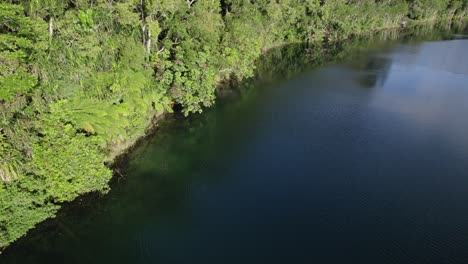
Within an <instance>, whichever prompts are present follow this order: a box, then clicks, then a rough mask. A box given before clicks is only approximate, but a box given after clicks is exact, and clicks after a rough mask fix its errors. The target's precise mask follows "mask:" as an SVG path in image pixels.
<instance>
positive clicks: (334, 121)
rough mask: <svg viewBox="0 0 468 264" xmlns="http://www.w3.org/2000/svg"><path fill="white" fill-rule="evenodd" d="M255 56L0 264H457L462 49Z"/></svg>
mask: <svg viewBox="0 0 468 264" xmlns="http://www.w3.org/2000/svg"><path fill="white" fill-rule="evenodd" d="M464 34H467V33H463V32H453V31H443V32H438V31H437V32H435V33H431V34H427V33H421V32H419V33H418V32H416V33H415V32H410V33H407V34H405V35H404V37H400V35H393V36H392V35H391V34H390V35H391V36H376V37H375V38H374V39H373V40H356V41H353V42H349V43H348V42H346V43H343V44H339V45H336V46H333V47H329V48H328V49H323V48H315V47H310V46H309V47H307V46H302V45H289V46H285V47H281V48H275V49H272V50H271V51H269V52H268V53H267V54H265V56H264V57H263V58H262V59H260V60H259V62H258V63H257V65H258V69H257V74H256V76H255V77H254V78H251V79H248V80H244V81H240V82H237V83H231V84H226V86H229V87H228V88H225V89H222V90H221V91H220V99H219V101H218V102H217V105H216V107H214V108H212V109H208V110H206V111H205V112H204V113H203V114H201V115H193V116H191V117H189V118H185V117H183V116H181V115H180V114H174V115H171V116H169V117H168V118H166V119H165V120H163V121H162V122H160V125H159V128H158V129H157V131H156V132H155V133H154V135H152V136H149V137H148V138H147V139H145V140H144V141H143V142H141V143H140V144H139V146H138V147H137V148H136V149H135V150H134V151H133V152H132V153H130V154H129V155H128V157H127V160H126V161H125V162H123V163H122V164H121V166H119V168H118V169H117V170H118V172H117V173H116V176H115V179H114V180H113V183H112V184H111V187H112V190H111V192H110V193H109V194H107V195H105V196H102V195H89V196H86V197H83V198H82V199H79V200H78V201H76V202H74V203H73V204H71V205H68V206H65V208H64V209H63V210H61V212H60V214H59V215H58V217H57V218H56V219H54V220H50V221H47V222H45V223H43V224H41V225H39V227H38V228H36V229H34V230H33V231H31V232H30V233H29V234H28V235H27V236H26V237H25V238H23V239H21V240H19V241H18V242H17V243H15V244H14V245H13V246H12V247H10V248H9V249H7V250H6V251H5V253H4V254H3V255H2V256H0V262H1V263H37V264H41V263H44V264H46V263H47V264H52V263H68V264H70V263H161V264H166V263H168V264H170V263H174V264H178V263H200V264H215V263H216V264H219V263H223V264H230V263H232V264H234V263H237V264H238V263H244V264H250V263H252V264H253V263H269V264H273V263H340V264H342V263H369V264H375V263H379V264H384V263H399V264H402V263H468V36H467V35H464Z"/></svg>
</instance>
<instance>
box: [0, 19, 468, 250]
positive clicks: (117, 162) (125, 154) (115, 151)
mask: <svg viewBox="0 0 468 264" xmlns="http://www.w3.org/2000/svg"><path fill="white" fill-rule="evenodd" d="M454 21H462V23H466V22H468V17H467V16H464V17H460V18H458V17H453V18H451V19H447V18H446V17H443V18H440V19H428V20H420V21H418V20H410V23H408V24H407V25H405V26H403V25H402V24H399V25H394V26H389V27H385V28H378V29H370V30H369V31H366V32H363V33H362V34H358V35H357V34H354V35H353V34H351V35H348V36H344V37H343V38H340V39H338V40H336V41H333V42H327V41H326V40H321V41H314V42H310V43H308V44H312V45H320V46H325V45H333V44H336V43H340V42H343V41H353V39H354V38H363V37H370V36H372V35H374V34H376V33H378V32H383V31H393V30H404V29H405V28H411V27H415V26H420V25H428V26H429V25H437V24H441V23H445V22H446V24H451V23H453V22H454ZM400 33H401V32H400ZM304 43H305V42H282V43H277V44H275V45H272V46H269V47H264V48H262V49H261V53H260V55H259V57H258V58H260V57H261V56H263V55H264V54H266V53H268V52H269V51H270V50H272V49H275V48H279V47H282V46H285V45H290V44H304ZM258 58H256V59H255V60H258ZM231 81H239V80H238V79H235V80H233V79H232V78H224V79H221V78H220V79H219V80H217V83H216V86H217V90H218V91H219V89H221V88H225V87H226V84H227V83H229V82H231ZM167 115H168V112H167V111H165V112H163V113H158V114H155V115H154V116H152V117H151V118H149V119H148V123H147V124H146V125H145V127H146V128H145V132H144V133H141V134H137V135H134V136H133V137H131V138H129V139H128V140H126V141H124V142H120V143H118V144H115V145H113V146H112V148H110V151H109V153H108V154H107V158H106V161H105V165H106V166H107V167H108V168H109V169H111V170H112V173H113V176H112V178H111V179H110V180H109V182H108V183H107V184H109V183H110V182H112V181H113V180H115V179H116V178H118V177H122V176H123V175H121V173H120V168H122V166H124V165H125V164H126V162H127V161H128V158H129V155H131V153H132V152H133V151H134V150H135V149H136V148H138V147H139V146H141V143H142V142H144V141H145V139H147V138H148V137H151V136H153V135H154V134H155V133H157V130H158V126H159V122H160V121H161V120H162V119H164V118H165V117H166V116H167ZM93 193H96V192H90V193H83V194H81V195H79V196H77V197H76V198H75V199H74V200H73V201H71V202H65V203H61V204H58V206H60V208H59V209H58V211H60V210H61V209H62V208H63V207H65V206H72V205H73V203H75V202H77V200H78V198H83V197H85V196H86V195H90V194H93ZM56 216H57V215H55V216H52V217H49V218H47V219H45V220H43V221H41V222H38V223H36V225H35V226H33V227H31V229H29V230H28V231H27V232H26V233H25V234H23V235H22V236H21V237H19V238H17V239H15V240H14V241H11V242H10V243H9V244H7V245H6V246H5V247H3V248H0V254H1V253H2V252H4V251H5V250H6V249H7V248H8V247H9V246H11V245H12V243H15V241H18V240H19V239H21V238H24V237H25V236H27V234H28V233H29V232H30V231H31V230H33V229H35V228H36V227H37V225H38V224H41V223H43V222H45V221H47V220H50V219H54V218H55V217H56Z"/></svg>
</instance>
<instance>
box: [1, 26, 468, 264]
mask: <svg viewBox="0 0 468 264" xmlns="http://www.w3.org/2000/svg"><path fill="white" fill-rule="evenodd" d="M454 32H455V33H454ZM463 32H464V31H463V30H462V29H454V28H452V29H451V30H450V31H448V30H438V29H435V28H431V27H429V28H427V27H418V28H413V29H407V30H405V31H403V32H401V31H387V32H381V33H379V34H376V35H373V36H372V37H367V38H365V39H364V38H362V39H359V38H357V39H354V40H353V41H348V42H341V43H334V44H328V45H325V46H324V45H320V46H319V45H317V46H313V45H299V44H293V45H287V46H283V47H279V48H274V49H271V50H270V51H268V52H267V53H266V54H264V55H263V56H262V57H261V58H260V59H259V60H258V62H257V64H256V65H257V68H256V73H255V76H254V77H252V78H249V79H246V80H242V81H236V82H235V81H232V82H231V83H230V84H226V86H225V87H222V88H220V90H219V99H218V102H217V104H216V106H215V107H214V108H213V109H208V110H206V112H205V113H204V114H202V115H192V116H191V117H189V118H184V117H182V116H181V115H178V114H174V115H171V116H168V117H167V118H166V119H164V120H162V121H161V122H160V125H159V128H158V130H157V132H156V133H155V134H154V135H152V136H151V137H148V138H147V139H145V140H143V141H142V142H141V143H140V145H139V146H138V147H137V148H135V150H134V151H132V152H131V153H130V154H128V156H127V158H126V161H124V162H122V164H120V166H119V168H118V171H119V173H118V174H116V176H115V178H114V179H113V181H112V183H111V187H112V190H111V192H110V193H109V194H107V195H104V196H102V195H99V194H90V195H87V196H84V197H81V198H79V199H77V200H76V201H75V202H73V203H71V204H69V205H66V206H64V207H63V208H62V210H61V211H60V212H59V214H58V216H57V217H56V218H55V219H52V220H48V221H46V222H44V223H41V224H40V225H39V226H38V227H37V228H36V229H34V230H32V231H31V232H29V234H28V235H27V236H26V237H24V238H22V239H20V240H19V241H18V242H17V243H15V244H14V245H12V246H11V247H10V248H8V249H7V250H6V251H5V253H4V254H3V255H2V256H0V262H1V263H5V264H7V263H48V264H50V263H136V262H139V263H152V262H155V261H156V260H157V261H159V263H183V262H184V256H185V253H184V252H173V250H175V249H174V248H172V247H171V246H169V245H173V244H174V243H176V242H175V241H176V240H178V239H182V240H183V239H184V237H185V235H186V234H192V235H188V236H187V238H186V239H187V240H190V239H193V236H194V235H193V234H194V233H196V232H197V231H196V230H195V231H194V230H192V228H193V226H195V225H196V223H197V221H200V219H198V218H197V217H194V215H196V212H195V211H196V210H203V209H200V208H197V207H196V205H194V204H196V203H195V202H194V201H193V200H196V199H198V197H202V196H203V194H204V193H205V192H208V191H210V192H213V193H216V192H217V191H216V186H218V185H223V186H229V185H230V184H232V185H235V184H236V179H235V177H234V173H232V172H230V171H229V170H228V169H227V168H229V167H230V164H229V161H230V160H231V159H230V157H235V156H239V155H245V153H243V152H242V151H243V150H242V149H240V148H239V146H245V145H248V144H249V142H253V141H255V140H258V139H257V138H256V137H255V132H256V131H258V130H259V129H262V128H261V127H260V126H259V125H258V122H259V121H258V120H257V119H256V113H257V112H261V111H266V110H262V109H265V108H262V104H266V103H267V102H269V97H274V96H275V93H277V92H278V88H275V89H273V88H272V87H281V84H282V83H284V82H286V81H287V80H294V79H296V78H299V77H300V76H301V74H303V73H305V72H310V71H311V70H312V69H316V68H320V67H324V66H327V65H333V64H338V63H343V62H346V63H345V67H347V68H349V69H351V70H353V71H356V72H359V74H358V75H357V76H355V81H356V83H358V84H359V86H360V87H363V88H365V89H370V90H371V89H374V88H376V87H379V86H383V85H384V84H385V83H386V81H387V78H388V74H389V71H390V68H391V65H392V59H393V58H392V57H389V56H385V55H382V56H368V54H372V53H379V54H385V53H386V52H390V51H392V50H393V49H395V48H396V47H398V46H399V45H402V44H405V45H407V46H408V47H410V48H411V47H412V46H411V45H412V44H417V43H420V42H421V41H437V40H449V39H454V38H456V39H459V38H461V37H460V36H465V35H463V34H464V33H463ZM414 48H415V49H417V48H418V46H417V45H414ZM336 78H340V77H339V76H337V77H336ZM283 92H284V91H283ZM318 92H319V91H317V93H318ZM293 93H295V91H291V94H293ZM285 101H286V100H285ZM304 103H307V102H297V104H304ZM278 107H279V108H281V107H285V108H288V107H298V106H290V105H282V104H281V103H280V104H279V105H278ZM263 114H265V113H263ZM266 114H267V115H268V113H266ZM291 132H292V133H300V131H299V132H298V131H291ZM283 143H284V144H286V143H287V142H286V143H285V142H283ZM244 151H245V150H244ZM252 155H253V154H252ZM252 170H255V169H254V168H252ZM230 177H231V178H230ZM245 184H247V185H248V184H249V183H248V182H247V183H245ZM218 195H219V197H220V198H222V199H227V198H226V197H223V194H218ZM242 195H243V194H242V193H239V197H235V198H233V199H239V200H240V201H239V203H241V201H242ZM200 199H201V198H200ZM212 217H213V218H214V219H217V218H218V216H212ZM224 217H226V216H224ZM227 218H228V217H227ZM222 219H224V218H222ZM205 220H206V221H210V220H207V219H205ZM161 228H162V229H161ZM225 232H228V231H225ZM154 233H157V234H159V235H161V236H162V237H163V238H164V239H165V240H164V239H163V240H161V239H156V241H153V242H152V244H151V245H149V244H148V242H147V241H148V240H149V239H150V238H148V236H150V234H154ZM228 233H229V232H228ZM229 235H231V234H230V233H229ZM166 242H167V244H168V246H166V245H165V244H166ZM187 243H189V242H187ZM203 246H209V247H212V248H213V251H214V252H213V256H216V254H222V252H223V251H222V250H220V249H219V248H218V246H217V244H216V242H215V241H209V242H207V244H206V245H200V247H203ZM154 248H159V249H161V250H162V251H164V250H167V252H160V253H155V251H154V250H153V249H154ZM179 249H180V250H181V251H184V248H183V245H182V246H181V247H180V248H179ZM216 250H219V252H218V253H216ZM171 253H174V254H175V255H177V254H180V256H174V254H172V255H171ZM155 254H156V255H155ZM158 254H159V255H158ZM187 254H188V253H187ZM190 254H194V255H196V254H197V253H196V252H191V253H190ZM200 254H201V253H200ZM168 255H171V256H172V258H171V259H169V258H168ZM226 257H227V256H226ZM213 258H214V259H216V257H213ZM210 261H211V259H209V260H208V263H211V262H210ZM213 263H214V262H213ZM226 263H228V262H226Z"/></svg>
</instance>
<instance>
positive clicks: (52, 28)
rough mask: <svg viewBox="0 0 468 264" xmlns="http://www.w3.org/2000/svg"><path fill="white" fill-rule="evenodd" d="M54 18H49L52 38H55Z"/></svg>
mask: <svg viewBox="0 0 468 264" xmlns="http://www.w3.org/2000/svg"><path fill="white" fill-rule="evenodd" d="M53 20H54V19H53V18H52V17H50V18H49V36H50V37H51V38H52V37H53V36H54V26H53Z"/></svg>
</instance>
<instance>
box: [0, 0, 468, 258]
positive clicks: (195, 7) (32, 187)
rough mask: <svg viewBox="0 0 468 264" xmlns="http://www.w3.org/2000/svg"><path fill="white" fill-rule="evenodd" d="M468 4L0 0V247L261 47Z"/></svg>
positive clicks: (353, 31)
mask: <svg viewBox="0 0 468 264" xmlns="http://www.w3.org/2000/svg"><path fill="white" fill-rule="evenodd" d="M467 11H468V0H434V1H420V0H412V1H408V0H390V1H382V0H354V1H353V0H351V1H341V0H306V1H300V0H281V1H275V0H250V1H247V0H245V1H244V0H220V1H218V0H68V1H62V0H40V1H39V0H21V1H19V0H10V1H6V0H0V122H1V123H0V157H1V159H0V249H1V248H2V247H5V246H7V245H8V244H9V243H11V242H13V241H14V240H16V239H18V238H19V237H21V236H23V235H24V234H25V233H26V232H27V231H28V230H29V229H31V228H32V227H34V225H35V224H37V223H38V222H41V221H43V220H44V219H47V218H49V217H53V216H54V215H55V213H56V212H57V210H58V209H59V208H60V205H61V204H62V203H64V202H68V201H72V200H73V199H75V198H76V197H77V196H78V195H80V194H84V193H88V192H93V191H100V192H105V191H107V190H108V188H109V187H108V185H107V184H108V181H109V180H110V178H111V176H112V172H111V170H110V169H109V168H108V167H107V166H106V162H110V161H111V160H112V159H113V157H114V156H115V155H116V151H118V149H119V148H121V146H128V145H130V144H131V143H132V142H134V141H135V140H136V139H137V138H139V137H141V136H142V135H144V134H145V130H146V129H147V127H148V126H149V125H150V124H151V121H152V120H153V118H154V117H155V116H157V115H160V114H162V113H163V112H165V111H168V112H170V111H171V109H172V106H173V105H175V104H177V105H180V106H181V107H182V109H183V110H182V111H183V113H184V114H186V115H187V114H189V113H194V112H201V111H202V110H203V108H204V107H209V106H211V105H212V104H213V103H214V100H215V92H216V88H217V85H218V84H219V83H220V81H222V80H226V79H243V78H246V77H250V76H252V75H253V72H254V68H255V61H256V59H257V58H259V56H260V54H261V53H262V51H264V50H266V49H267V48H269V47H273V46H277V45H282V44H286V43H294V42H301V43H302V42H309V43H310V42H313V43H316V44H317V43H330V42H336V41H338V40H342V39H347V38H352V37H353V36H358V35H364V34H369V33H372V32H375V31H379V30H382V29H386V28H391V27H399V26H400V25H401V24H402V23H416V22H418V21H426V20H433V19H435V18H439V19H443V18H447V19H463V18H464V17H465V16H466V14H468V12H467Z"/></svg>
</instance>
